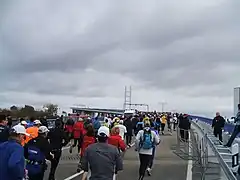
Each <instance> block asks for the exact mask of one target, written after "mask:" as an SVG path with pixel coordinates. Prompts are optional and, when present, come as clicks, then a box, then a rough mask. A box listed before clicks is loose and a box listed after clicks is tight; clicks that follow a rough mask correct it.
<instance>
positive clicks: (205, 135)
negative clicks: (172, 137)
mask: <svg viewBox="0 0 240 180" xmlns="http://www.w3.org/2000/svg"><path fill="white" fill-rule="evenodd" d="M205 131H206V132H205ZM217 146H220V142H219V141H218V139H217V138H216V137H215V136H212V133H210V130H204V129H202V128H201V127H200V126H199V125H198V123H197V122H196V121H192V128H191V129H190V130H184V129H179V128H178V129H177V145H176V150H175V151H174V152H175V154H177V155H178V156H179V157H181V158H182V159H185V160H191V161H192V174H193V179H194V180H215V179H224V180H236V177H235V175H234V173H233V171H232V165H233V166H234V167H237V166H236V164H238V163H236V157H238V153H237V155H236V154H232V153H231V152H230V151H228V150H227V149H224V148H223V147H222V149H221V147H219V148H220V149H219V148H217ZM220 150H222V151H220ZM220 152H222V153H220ZM235 153H236V152H235ZM226 158H228V161H226ZM232 159H235V161H234V162H233V161H232ZM234 163H235V164H234Z"/></svg>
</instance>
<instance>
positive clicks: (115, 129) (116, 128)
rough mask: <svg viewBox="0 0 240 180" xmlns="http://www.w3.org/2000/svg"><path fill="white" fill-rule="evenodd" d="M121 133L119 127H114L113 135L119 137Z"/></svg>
mask: <svg viewBox="0 0 240 180" xmlns="http://www.w3.org/2000/svg"><path fill="white" fill-rule="evenodd" d="M119 133H120V129H119V128H118V127H113V128H112V129H111V135H113V136H114V135H119Z"/></svg>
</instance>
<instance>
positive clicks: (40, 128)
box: [38, 126, 49, 134]
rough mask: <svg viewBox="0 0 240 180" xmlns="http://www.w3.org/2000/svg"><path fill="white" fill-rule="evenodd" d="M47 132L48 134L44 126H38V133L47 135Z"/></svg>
mask: <svg viewBox="0 0 240 180" xmlns="http://www.w3.org/2000/svg"><path fill="white" fill-rule="evenodd" d="M47 132H49V129H48V128H47V127H46V126H40V127H39V128H38V133H40V134H41V133H47Z"/></svg>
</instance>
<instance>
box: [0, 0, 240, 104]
mask: <svg viewBox="0 0 240 180" xmlns="http://www.w3.org/2000/svg"><path fill="white" fill-rule="evenodd" d="M9 2H10V1H1V4H0V7H1V5H2V7H4V11H0V16H1V15H2V16H1V17H2V18H1V19H0V23H1V25H0V40H1V41H0V62H1V66H0V73H1V76H0V80H1V81H2V82H4V83H5V86H4V87H0V92H6V91H9V93H10V92H16V91H21V92H29V93H31V94H44V95H46V96H47V95H51V96H54V95H59V96H69V94H71V95H70V96H72V97H85V96H86V97H104V98H108V97H109V96H114V97H118V98H119V97H120V96H122V95H121V91H122V90H115V91H116V92H115V91H114V89H119V88H121V87H122V86H123V85H125V84H128V83H133V84H134V85H135V86H137V87H140V86H141V88H142V89H148V88H149V89H151V90H152V91H153V92H155V91H156V92H158V91H166V92H169V93H170V92H171V93H172V94H174V93H179V94H183V95H184V96H186V97H190V98H193V97H203V98H204V97H205V98H206V97H208V96H209V97H210V96H220V95H221V94H223V96H224V97H228V96H229V97H230V94H231V93H230V91H229V90H228V87H232V86H234V85H235V82H236V81H237V71H238V70H237V68H236V67H237V66H239V65H240V64H239V63H240V61H239V59H238V58H239V57H240V53H239V50H238V49H239V48H238V47H239V46H240V39H239V32H240V20H239V18H238V17H239V16H240V14H239V12H240V11H239V1H238V0H229V1H221V2H215V1H214V2H213V1H211V3H210V2H209V1H201V2H200V1H199V2H196V3H193V2H192V1H186V0H184V1H182V3H181V5H179V2H178V1H171V2H170V1H168V2H167V1H166V2H160V1H158V2H157V1H131V2H130V1H118V2H113V1H105V3H103V2H101V3H100V2H99V1H94V2H85V1H84V2H81V1H72V2H68V3H65V2H64V1H58V3H57V4H55V3H53V2H49V1H38V2H35V3H33V2H32V1H28V2H27V1H26V3H19V4H14V3H13V2H11V3H9ZM133 7H134V8H133ZM0 10H1V9H0ZM224 67H227V68H229V69H225V68H224ZM89 69H90V70H91V69H92V70H93V72H92V73H91V72H88V73H86V71H88V70H89ZM86 74H87V75H86ZM58 76H59V78H58ZM116 84H117V85H116ZM139 84H140V86H138V85H139ZM24 87H26V88H24ZM223 87H224V88H223ZM226 87H227V88H226ZM204 88H206V89H205V90H203V89H204ZM221 90H222V91H223V92H222V93H221ZM109 91H110V92H112V94H111V95H109ZM142 97H144V95H142ZM5 101H7V100H6V99H5ZM112 101H113V100H112Z"/></svg>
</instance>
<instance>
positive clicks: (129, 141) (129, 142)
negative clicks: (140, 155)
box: [126, 134, 132, 145]
mask: <svg viewBox="0 0 240 180" xmlns="http://www.w3.org/2000/svg"><path fill="white" fill-rule="evenodd" d="M131 142H132V135H131V134H126V144H127V145H130V144H131Z"/></svg>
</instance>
